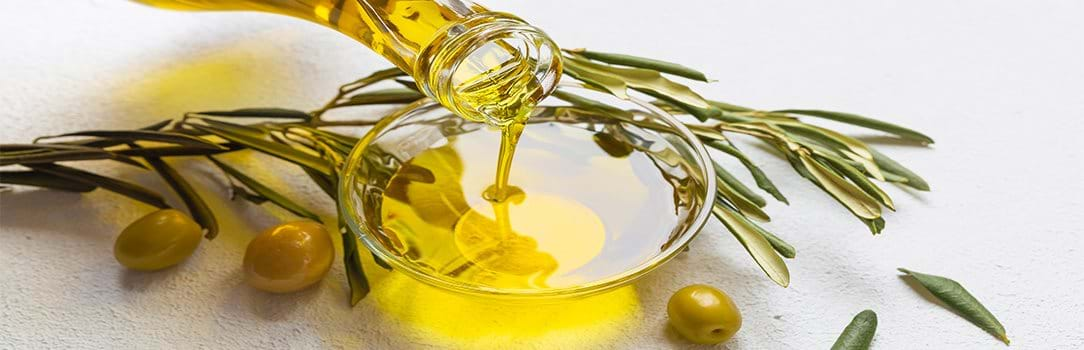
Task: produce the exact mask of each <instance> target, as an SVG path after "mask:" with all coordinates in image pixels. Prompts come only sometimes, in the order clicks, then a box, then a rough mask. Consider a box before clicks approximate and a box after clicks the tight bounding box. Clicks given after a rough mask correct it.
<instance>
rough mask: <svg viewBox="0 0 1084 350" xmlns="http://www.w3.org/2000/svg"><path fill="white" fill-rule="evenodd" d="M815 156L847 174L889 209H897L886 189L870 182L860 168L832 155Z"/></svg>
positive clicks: (852, 180) (848, 177) (823, 162)
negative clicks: (833, 157) (831, 156)
mask: <svg viewBox="0 0 1084 350" xmlns="http://www.w3.org/2000/svg"><path fill="white" fill-rule="evenodd" d="M814 158H816V159H817V160H818V161H820V162H821V164H823V165H825V166H828V167H830V168H832V169H835V170H837V171H838V172H839V173H841V174H843V176H845V177H846V178H847V179H850V180H851V182H853V183H854V184H855V185H856V186H858V188H860V189H862V191H863V192H866V194H868V195H869V196H870V197H873V198H874V199H876V200H877V201H879V202H880V203H881V205H884V206H885V207H886V208H888V209H891V210H896V206H895V204H894V203H893V202H892V198H891V197H889V196H888V194H887V193H885V191H884V190H881V188H880V187H877V185H875V184H873V182H870V181H869V179H867V178H866V175H865V174H863V173H862V172H860V171H858V169H855V168H854V167H852V166H851V165H850V164H847V163H844V162H840V161H839V160H836V159H832V158H830V157H818V156H816V155H814Z"/></svg>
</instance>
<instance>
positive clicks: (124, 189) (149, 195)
mask: <svg viewBox="0 0 1084 350" xmlns="http://www.w3.org/2000/svg"><path fill="white" fill-rule="evenodd" d="M26 166H27V167H29V168H31V169H34V170H37V171H40V172H43V173H47V174H49V175H53V176H57V177H61V178H64V179H67V180H70V181H73V182H80V183H84V184H86V185H92V186H97V187H101V188H102V189H105V190H108V191H111V192H114V193H116V194H119V195H123V196H125V197H128V198H131V199H135V200H137V201H140V202H143V203H147V204H150V205H153V206H155V207H158V208H163V209H165V208H169V205H168V204H166V201H165V200H164V199H162V196H161V195H159V194H157V193H155V192H154V191H151V190H148V189H146V188H143V187H142V186H139V185H136V184H133V183H130V182H126V181H121V180H117V179H113V178H108V177H105V176H101V175H98V174H95V173H91V172H89V171H83V170H79V169H76V168H72V167H66V166H63V165H57V164H28V165H26Z"/></svg>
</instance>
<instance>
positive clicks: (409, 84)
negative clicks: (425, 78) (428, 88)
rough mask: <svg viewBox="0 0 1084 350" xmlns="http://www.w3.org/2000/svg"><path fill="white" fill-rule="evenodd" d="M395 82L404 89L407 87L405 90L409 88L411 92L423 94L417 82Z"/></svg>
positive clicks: (399, 80) (398, 80)
mask: <svg viewBox="0 0 1084 350" xmlns="http://www.w3.org/2000/svg"><path fill="white" fill-rule="evenodd" d="M395 82H396V83H397V84H399V85H402V86H403V87H405V88H407V89H411V90H414V91H418V92H421V91H422V90H421V89H419V88H418V83H417V82H415V81H413V80H409V79H395Z"/></svg>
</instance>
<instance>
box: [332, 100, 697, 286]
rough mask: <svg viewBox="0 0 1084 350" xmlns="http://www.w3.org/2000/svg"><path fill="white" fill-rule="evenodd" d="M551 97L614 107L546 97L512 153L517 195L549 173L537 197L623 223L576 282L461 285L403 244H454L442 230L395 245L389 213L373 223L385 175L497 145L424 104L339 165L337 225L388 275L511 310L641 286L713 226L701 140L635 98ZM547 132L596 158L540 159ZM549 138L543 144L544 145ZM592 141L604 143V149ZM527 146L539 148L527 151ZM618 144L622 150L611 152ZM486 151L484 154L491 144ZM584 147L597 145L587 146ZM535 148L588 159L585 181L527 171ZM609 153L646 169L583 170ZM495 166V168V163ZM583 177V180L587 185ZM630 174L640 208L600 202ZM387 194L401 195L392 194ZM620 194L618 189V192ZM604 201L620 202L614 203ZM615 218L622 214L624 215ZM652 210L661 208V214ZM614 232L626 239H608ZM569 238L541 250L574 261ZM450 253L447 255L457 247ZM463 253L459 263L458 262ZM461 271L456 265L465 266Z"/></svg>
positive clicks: (389, 123)
mask: <svg viewBox="0 0 1084 350" xmlns="http://www.w3.org/2000/svg"><path fill="white" fill-rule="evenodd" d="M559 91H560V92H558V94H561V93H571V94H575V95H576V96H581V97H586V98H589V99H591V100H594V101H599V102H604V103H606V104H608V105H611V106H614V107H617V108H618V109H608V108H598V107H590V106H587V105H583V104H579V105H577V106H572V105H571V104H570V103H568V102H565V101H564V100H561V99H558V98H557V97H556V96H551V97H549V98H548V99H546V100H545V101H543V103H542V104H541V105H540V106H539V107H538V108H536V110H535V111H534V114H533V115H532V117H531V118H530V120H529V122H528V123H529V125H528V126H527V127H526V128H525V131H524V136H523V140H527V141H521V146H520V147H521V149H520V150H517V153H516V161H515V162H513V165H512V171H513V175H512V182H513V183H512V184H513V185H515V184H516V181H526V180H517V177H516V171H517V169H520V170H522V171H531V170H535V171H537V172H539V173H545V174H546V177H544V179H543V180H540V182H539V183H538V184H535V185H536V186H535V187H536V188H537V187H540V186H541V187H546V186H549V187H551V188H557V189H558V190H559V189H561V188H565V187H568V188H574V190H570V191H565V192H561V193H562V194H561V196H563V197H572V198H567V199H569V200H574V201H578V202H577V203H584V206H583V208H587V207H590V208H591V210H594V211H597V212H615V211H617V213H618V214H619V215H618V217H620V220H619V221H613V222H605V227H606V228H605V230H604V231H605V234H604V235H603V237H602V238H599V240H598V242H600V243H599V244H600V245H599V247H605V248H599V250H598V251H597V252H596V253H595V255H591V256H590V258H589V259H586V260H585V261H582V262H580V263H581V264H582V266H581V265H577V266H579V267H578V268H577V269H576V270H575V271H566V274H567V275H568V276H564V279H562V276H557V277H555V278H551V279H550V280H549V281H551V283H546V284H542V285H541V286H538V285H536V286H532V287H530V288H527V287H505V286H497V285H494V284H489V283H488V282H486V281H485V280H483V279H478V280H469V279H464V278H463V277H462V275H461V274H453V273H451V272H449V271H451V270H452V268H451V267H447V266H443V267H442V266H435V264H432V263H431V261H426V260H424V259H421V258H419V255H421V254H423V253H419V252H418V251H417V250H412V249H414V248H412V246H413V247H417V246H423V245H420V244H417V243H418V242H417V241H413V242H412V241H410V239H414V240H417V239H418V238H417V237H438V238H437V239H444V240H449V241H450V240H452V239H453V238H451V237H445V236H440V235H441V234H448V233H447V231H440V232H424V234H426V235H428V236H426V235H423V234H421V233H418V232H416V230H415V231H412V232H413V233H417V235H416V236H413V237H405V238H404V237H403V236H404V235H402V234H396V232H394V230H393V229H389V228H387V227H385V223H384V220H385V219H384V217H385V216H384V215H386V214H387V213H386V212H381V208H382V206H385V204H384V203H385V202H386V199H385V198H384V196H385V194H386V193H388V192H386V190H388V189H389V186H391V185H392V183H393V182H394V181H393V176H395V175H396V174H397V173H398V172H399V170H400V168H401V167H403V166H404V164H411V163H409V162H411V161H412V159H414V157H415V156H417V155H419V154H421V153H422V152H426V151H427V150H432V149H436V148H439V147H444V148H447V147H448V145H449V144H450V143H453V142H459V143H462V140H472V141H471V142H474V143H477V142H478V140H486V141H485V142H489V141H488V140H496V138H495V137H496V136H494V135H497V134H499V131H497V130H493V129H491V128H488V127H486V126H485V125H483V124H479V123H475V122H471V121H467V120H464V119H462V118H459V117H456V116H455V115H452V114H451V113H450V112H448V111H447V110H446V109H444V108H443V107H441V106H440V105H438V104H436V103H434V102H432V101H429V100H422V101H418V102H416V103H414V104H412V105H410V106H408V107H406V108H404V109H402V110H401V111H400V112H398V113H396V114H393V115H392V116H389V117H387V118H385V119H384V120H382V121H381V122H380V123H378V124H377V125H376V126H374V127H373V128H372V129H371V130H370V131H369V132H368V133H367V134H366V135H365V136H364V137H363V138H362V140H361V141H360V142H358V144H357V145H356V146H355V148H354V149H353V151H352V152H351V153H350V156H349V159H347V161H346V163H345V167H344V169H343V173H342V178H341V179H340V182H339V183H340V185H339V199H340V200H339V210H340V215H342V217H343V220H344V221H345V223H346V224H347V226H348V228H349V229H350V230H351V232H352V233H354V234H356V235H357V236H358V237H359V238H360V239H361V242H362V243H363V244H364V245H365V246H366V247H367V248H368V249H369V250H370V251H371V252H372V253H373V254H374V256H375V257H376V258H378V259H381V260H383V261H385V262H387V263H388V264H390V265H391V266H392V267H393V268H394V269H395V270H397V271H399V272H402V273H405V274H407V275H408V276H411V277H412V278H415V279H417V280H419V281H421V282H424V283H427V284H430V285H433V286H436V287H438V288H441V289H445V290H450V291H455V292H460V293H466V294H470V295H475V296H483V297H490V298H497V299H510V300H554V299H562V298H574V297H582V296H587V295H592V294H597V293H601V292H604V291H607V290H611V289H614V288H617V287H620V286H623V285H625V284H628V283H630V282H632V281H634V280H636V279H637V278H639V277H641V276H643V275H645V274H646V273H648V272H650V271H651V270H653V269H655V268H657V267H659V266H660V265H662V264H663V263H665V262H667V261H669V260H670V259H671V258H673V257H674V256H675V255H677V254H678V253H680V252H681V251H682V250H683V249H684V248H685V246H686V245H687V244H688V243H689V242H690V241H691V240H692V239H693V238H694V237H695V236H696V234H697V233H698V232H699V231H700V229H701V227H702V226H703V225H704V222H705V221H706V220H707V218H708V217H709V215H710V212H711V207H712V203H713V199H714V193H715V186H716V183H715V172H714V169H713V167H712V166H711V163H710V159H709V158H708V155H707V152H706V151H705V149H704V146H703V144H701V142H700V141H699V140H698V138H697V137H696V136H695V135H694V134H693V133H692V132H691V131H690V130H689V129H688V128H686V127H685V126H684V125H683V124H682V123H681V122H680V121H679V120H678V119H676V118H675V117H673V116H671V115H670V114H668V113H666V112H664V111H662V110H661V109H659V108H657V107H656V106H654V105H652V104H650V103H646V102H643V101H640V100H636V99H631V100H622V99H618V98H616V97H613V96H610V95H606V94H602V93H598V92H595V91H594V90H591V89H587V88H584V87H583V86H581V85H575V84H567V83H566V84H562V85H561V87H560V88H559ZM565 96H567V95H565ZM553 130H562V131H561V132H564V133H566V134H567V133H572V134H578V133H583V135H587V138H586V139H587V140H592V139H593V140H594V142H595V143H596V144H597V147H581V148H577V149H566V150H560V151H554V150H553V149H552V148H538V147H551V146H545V145H544V144H545V142H541V143H539V142H538V141H529V140H531V139H532V138H533V139H536V140H539V139H546V137H551V136H552V135H553V134H552V132H554V131H553ZM547 132H548V133H551V134H546V133H547ZM599 135H602V137H601V138H602V139H605V140H608V141H607V142H600V141H599ZM592 136H594V138H592ZM577 137H579V136H577ZM551 138H552V137H551ZM531 142H535V144H534V145H532V144H531ZM615 142H618V143H617V144H616V145H617V146H615ZM539 144H541V145H542V146H539ZM483 145H488V143H485V144H483ZM558 146H560V145H558ZM581 146H582V145H581ZM588 146H595V145H590V144H588ZM532 147H535V148H537V149H539V150H541V151H551V152H557V154H558V155H560V156H561V157H585V158H586V157H588V156H590V157H594V158H593V159H594V160H592V161H587V160H585V161H583V162H581V163H583V164H586V165H584V167H587V168H585V169H586V170H584V169H580V170H576V171H569V173H577V174H580V175H579V176H580V177H576V178H573V177H567V178H566V177H565V176H566V174H564V173H565V172H555V171H552V169H545V168H543V167H545V166H546V164H547V162H543V161H532V160H531V159H530V158H529V157H531V156H532V155H534V154H535V153H534V152H532V151H531V149H532ZM586 148H593V149H590V150H588V149H586ZM614 148H617V149H621V150H624V151H623V153H620V156H614V157H621V158H623V159H627V158H628V157H635V159H637V161H639V162H640V164H650V166H647V167H643V166H641V167H639V168H637V169H633V168H629V167H625V168H621V167H603V169H597V168H591V167H593V166H594V164H597V163H598V162H597V160H599V159H608V158H605V155H607V154H609V155H611V156H613V154H614V152H615V151H614ZM492 149H493V150H494V151H493V152H494V155H495V150H496V149H497V144H496V141H493V145H492ZM603 152H605V153H603ZM600 155H601V156H600ZM493 162H494V163H495V162H496V158H495V157H494V158H493ZM520 162H523V163H524V164H535V165H525V166H520V165H518V164H519V163H520ZM538 164H541V165H538ZM530 166H535V167H536V168H537V169H523V167H527V168H530ZM645 169H646V170H645ZM585 171H587V172H588V175H590V176H586V175H583V174H582V173H584V172H585ZM608 172H609V173H608ZM629 172H635V173H636V174H635V176H637V177H639V178H646V179H648V180H650V181H653V182H647V183H645V185H646V186H644V188H643V189H642V192H645V193H646V194H644V195H642V196H638V197H635V198H643V200H644V201H645V202H644V203H647V204H650V205H641V206H639V207H637V206H635V205H636V203H624V202H626V201H619V202H615V201H613V200H612V199H609V200H610V201H609V202H607V199H606V198H605V197H606V196H605V193H604V191H605V189H606V188H607V186H609V187H613V185H612V184H609V183H607V182H614V181H611V180H608V179H614V178H615V177H621V176H624V177H626V178H627V177H629V176H630V175H629V174H628V173H629ZM467 175H468V174H463V175H462V176H467ZM470 176H472V177H475V178H480V180H477V181H474V180H471V181H473V182H479V181H487V180H488V181H492V173H485V172H474V173H470ZM568 176H572V175H568ZM457 179H458V178H457ZM570 179H573V180H570ZM463 181H466V180H463ZM479 183H481V182H479ZM489 183H492V182H489ZM595 189H598V191H603V192H602V193H603V194H602V195H600V194H599V193H600V192H598V191H596V190H595ZM394 190H395V191H398V192H402V191H401V190H400V189H394ZM617 191H621V189H620V188H618V189H617ZM579 193H584V198H575V197H577V194H579ZM610 193H611V194H613V193H619V194H622V195H624V193H621V192H610ZM588 194H590V195H591V196H594V197H590V196H588ZM388 195H389V196H392V195H394V194H388ZM532 195H533V194H532V192H530V191H528V194H527V196H528V197H527V198H532V197H531V196H532ZM589 197H590V198H589ZM392 198H394V197H392ZM527 200H528V201H530V200H531V199H527ZM632 202H635V201H632ZM660 203H661V204H663V206H662V207H660V206H658V204H660ZM600 206H603V207H600ZM606 207H610V208H606ZM612 207H620V209H615V208H612ZM626 207H627V208H632V209H636V210H639V211H636V210H631V211H632V214H625V213H626V212H625V211H619V210H626V209H627V208H626ZM659 208H664V209H663V210H659ZM645 210H646V211H647V212H645ZM621 215H625V216H623V217H622V216H621ZM612 216H613V215H609V216H608V217H612ZM389 217H390V216H389ZM543 221H545V220H543ZM573 222H574V223H575V221H573ZM457 225H458V224H457ZM585 225H586V224H585ZM598 227H602V226H598ZM617 228H621V230H625V231H628V232H634V233H631V234H623V232H625V231H621V232H616V231H617V230H618V229H617ZM434 230H437V229H434ZM629 230H631V231H629ZM437 231H439V230H437ZM570 231H576V230H575V229H573V230H570ZM610 231H615V232H610ZM456 232H458V229H457V231H456ZM572 234H573V235H575V234H580V233H579V232H574V233H572ZM434 235H436V236H434ZM570 237H572V240H571V241H567V240H566V241H562V242H564V243H561V244H564V245H558V246H554V245H552V244H551V245H549V246H548V247H546V248H547V249H548V250H547V251H549V252H551V253H554V255H555V256H558V255H560V254H561V250H562V249H565V248H566V247H567V249H570V250H577V249H579V250H582V249H583V248H582V245H585V244H587V243H582V244H581V242H580V241H579V240H578V239H579V237H577V236H570ZM536 238H538V240H539V242H540V243H538V244H540V245H541V244H544V243H546V242H542V241H544V240H545V239H546V237H536ZM455 239H458V238H455ZM585 239H586V238H585ZM532 242H534V241H533V240H532ZM423 243H424V242H423ZM532 244H534V243H532ZM603 244H604V245H603ZM451 246H452V247H455V245H451ZM446 250H447V249H446ZM630 252H631V253H630ZM463 254H464V256H467V255H466V253H463ZM459 261H460V262H461V263H463V262H464V261H466V260H464V259H460V260H459ZM465 264H466V265H471V266H468V268H475V269H484V268H485V267H484V266H482V265H481V264H478V263H472V262H471V261H466V263H465ZM449 266H450V265H449ZM480 266H482V267H480ZM463 268H464V267H463V266H460V267H459V269H458V270H456V271H461V270H462V269H463ZM584 271H587V272H584ZM453 272H454V271H453ZM551 272H552V271H551ZM569 276H571V277H569ZM457 277H458V278H457ZM554 281H556V282H554Z"/></svg>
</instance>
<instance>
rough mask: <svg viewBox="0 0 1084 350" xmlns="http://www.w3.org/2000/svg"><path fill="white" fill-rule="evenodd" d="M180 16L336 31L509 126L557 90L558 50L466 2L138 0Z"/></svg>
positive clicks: (469, 112) (469, 109)
mask: <svg viewBox="0 0 1084 350" xmlns="http://www.w3.org/2000/svg"><path fill="white" fill-rule="evenodd" d="M136 1H138V2H141V3H145V4H148V5H151V6H156V7H161V8H168V9H176V10H217V11H244V10H247V11H260V12H268V13H275V14H281V15H288V16H292V17H296V18H301V19H305V20H308V21H310V22H314V23H317V24H320V25H323V26H326V27H328V28H331V29H334V30H337V31H339V32H341V33H343V34H345V35H347V36H349V37H351V38H353V39H355V40H357V41H359V42H361V43H362V44H364V45H365V46H367V47H369V48H370V49H372V50H373V51H375V52H376V53H378V54H380V55H381V56H383V57H384V58H386V59H387V60H388V61H390V62H391V63H394V64H395V65H396V66H398V67H399V68H400V69H402V70H403V71H404V72H406V73H408V74H410V75H411V76H413V77H414V79H415V81H417V83H418V87H419V88H420V89H421V90H422V91H423V92H424V93H425V94H426V95H429V96H430V97H432V98H433V99H435V100H436V101H437V102H439V103H441V104H442V105H444V106H445V107H447V108H448V109H450V110H451V111H452V112H454V113H455V114H456V115H459V116H461V117H463V118H466V119H469V120H473V121H478V122H485V123H487V124H490V125H494V126H502V127H503V126H506V125H508V124H511V123H514V122H517V121H522V120H518V118H525V116H526V115H527V113H528V112H530V110H531V109H533V108H534V106H535V105H536V104H537V103H538V102H539V101H540V100H542V99H543V98H545V97H546V96H548V95H549V93H550V92H551V91H552V90H553V89H554V87H556V85H557V82H558V80H559V79H560V75H561V55H560V54H559V52H560V50H559V49H558V48H557V45H556V44H554V43H553V41H552V40H550V38H549V37H548V36H546V34H545V33H543V32H542V31H541V30H539V29H538V28H535V27H533V26H530V25H528V24H527V23H526V22H524V21H523V20H521V19H519V18H517V17H515V16H512V15H510V14H507V13H501V12H494V11H490V10H488V9H486V8H485V7H482V6H480V5H478V4H475V3H474V2H471V1H465V0H439V1H438V0H289V1H287V0H136Z"/></svg>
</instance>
